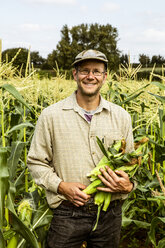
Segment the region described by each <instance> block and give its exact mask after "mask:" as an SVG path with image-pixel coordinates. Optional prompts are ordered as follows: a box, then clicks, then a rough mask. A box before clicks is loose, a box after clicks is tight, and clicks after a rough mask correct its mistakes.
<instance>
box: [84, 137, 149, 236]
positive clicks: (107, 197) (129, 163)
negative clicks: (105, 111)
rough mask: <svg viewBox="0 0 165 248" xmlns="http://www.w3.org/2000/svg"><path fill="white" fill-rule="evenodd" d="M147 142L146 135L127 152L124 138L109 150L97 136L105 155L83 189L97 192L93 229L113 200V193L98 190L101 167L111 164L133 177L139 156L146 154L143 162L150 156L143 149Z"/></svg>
mask: <svg viewBox="0 0 165 248" xmlns="http://www.w3.org/2000/svg"><path fill="white" fill-rule="evenodd" d="M147 142H148V138H146V137H144V138H143V139H142V140H141V141H139V142H138V145H137V143H136V144H135V148H136V149H135V150H134V151H133V152H131V153H125V147H126V142H125V140H124V139H122V140H120V141H118V142H117V143H114V144H113V145H112V146H111V147H109V148H108V150H106V149H105V147H104V145H103V144H102V142H101V140H100V139H99V138H98V137H97V143H98V145H99V147H100V149H101V151H102V152H103V154H104V156H103V158H102V159H101V160H100V162H99V163H98V165H97V166H96V167H95V168H94V169H93V170H92V171H91V172H90V173H89V174H88V175H87V176H88V177H90V180H91V181H92V182H91V184H90V185H89V186H88V187H87V188H86V189H85V190H83V191H84V192H85V193H86V194H93V193H95V195H94V203H95V204H96V205H98V212H97V219H96V224H95V226H94V228H93V231H94V230H96V228H97V224H98V220H99V216H100V211H101V209H102V210H103V211H107V208H108V206H109V204H110V201H111V193H107V192H102V191H98V190H97V187H98V186H101V180H100V179H98V177H97V176H98V175H99V174H101V172H100V168H103V169H105V166H109V167H110V168H111V169H112V170H116V169H117V170H123V171H125V172H126V173H128V175H129V178H132V177H133V176H134V175H135V173H136V172H137V170H138V167H139V165H140V163H139V161H140V160H139V158H140V157H141V156H142V155H144V157H143V158H142V159H141V161H140V162H141V163H142V162H143V160H146V159H147V158H148V154H144V152H143V150H144V151H145V148H146V144H147ZM99 180H100V181H99ZM103 186H104V185H103Z"/></svg>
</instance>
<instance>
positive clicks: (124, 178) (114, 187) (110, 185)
mask: <svg viewBox="0 0 165 248" xmlns="http://www.w3.org/2000/svg"><path fill="white" fill-rule="evenodd" d="M100 171H101V173H102V174H101V175H98V177H99V178H100V179H101V181H102V182H103V183H104V185H105V187H97V189H98V190H100V191H105V192H111V193H117V192H118V193H129V192H131V190H132V189H133V183H132V182H130V180H129V176H128V174H127V173H126V172H124V171H122V170H116V171H113V170H111V169H110V168H109V167H108V166H106V170H104V169H100Z"/></svg>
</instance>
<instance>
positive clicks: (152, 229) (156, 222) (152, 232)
mask: <svg viewBox="0 0 165 248" xmlns="http://www.w3.org/2000/svg"><path fill="white" fill-rule="evenodd" d="M160 223H161V224H163V225H164V227H165V217H155V218H153V219H152V222H151V227H150V231H149V233H148V236H149V238H150V240H151V242H152V244H153V245H154V246H155V247H157V245H156V238H155V230H156V228H157V226H158V225H159V224H160Z"/></svg>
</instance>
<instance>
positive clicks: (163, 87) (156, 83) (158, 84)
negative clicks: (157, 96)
mask: <svg viewBox="0 0 165 248" xmlns="http://www.w3.org/2000/svg"><path fill="white" fill-rule="evenodd" d="M151 84H154V85H156V86H157V87H159V89H161V90H165V85H163V84H162V83H159V82H151Z"/></svg>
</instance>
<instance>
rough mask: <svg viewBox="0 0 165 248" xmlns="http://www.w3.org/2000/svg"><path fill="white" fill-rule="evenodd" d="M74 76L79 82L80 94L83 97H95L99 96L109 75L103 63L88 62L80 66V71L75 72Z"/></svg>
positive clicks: (78, 90)
mask: <svg viewBox="0 0 165 248" xmlns="http://www.w3.org/2000/svg"><path fill="white" fill-rule="evenodd" d="M93 73H94V74H93ZM73 76H74V79H75V81H76V82H77V87H78V89H77V92H78V93H80V94H81V95H83V96H95V95H97V94H99V91H100V89H101V87H102V85H103V84H104V82H105V80H106V77H107V73H106V72H105V66H104V63H103V62H99V61H97V60H86V61H84V62H83V63H82V64H81V65H80V66H78V70H73Z"/></svg>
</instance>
